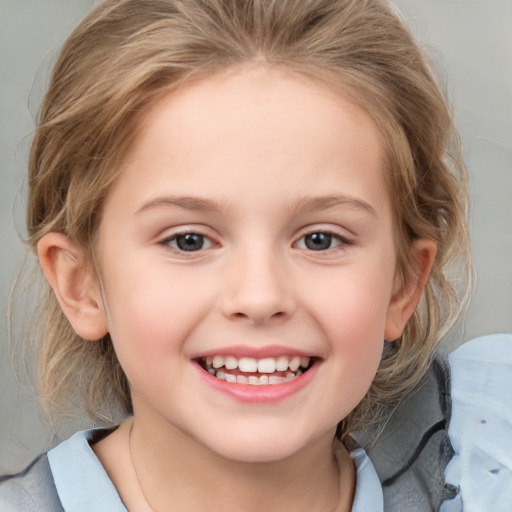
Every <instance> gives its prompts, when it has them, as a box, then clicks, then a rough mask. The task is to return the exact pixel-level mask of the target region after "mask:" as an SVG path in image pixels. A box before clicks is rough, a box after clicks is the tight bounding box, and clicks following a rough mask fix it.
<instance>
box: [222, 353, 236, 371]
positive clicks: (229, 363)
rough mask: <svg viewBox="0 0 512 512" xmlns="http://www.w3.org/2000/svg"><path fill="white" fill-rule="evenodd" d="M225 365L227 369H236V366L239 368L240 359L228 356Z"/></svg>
mask: <svg viewBox="0 0 512 512" xmlns="http://www.w3.org/2000/svg"><path fill="white" fill-rule="evenodd" d="M224 366H225V367H226V370H234V369H235V368H238V360H237V359H236V357H233V356H227V357H226V360H225V362H224Z"/></svg>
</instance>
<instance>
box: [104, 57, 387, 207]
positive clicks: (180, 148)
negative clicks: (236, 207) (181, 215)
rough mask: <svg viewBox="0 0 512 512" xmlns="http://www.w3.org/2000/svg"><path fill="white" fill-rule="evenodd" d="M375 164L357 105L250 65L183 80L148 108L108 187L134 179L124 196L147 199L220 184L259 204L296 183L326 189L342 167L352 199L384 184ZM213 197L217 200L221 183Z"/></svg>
mask: <svg viewBox="0 0 512 512" xmlns="http://www.w3.org/2000/svg"><path fill="white" fill-rule="evenodd" d="M384 161H385V156H384V147H383V144H382V141H381V135H380V132H379V130H378V128H377V127H376V125H375V123H374V122H373V121H372V119H371V118H370V116H369V115H368V114H367V113H366V112H365V111H364V110H363V109H361V108H359V107H358V106H356V105H354V104H353V103H351V102H349V101H348V100H347V99H346V98H345V97H344V96H343V94H341V93H337V92H334V91H333V90H332V89H331V88H329V87H327V86H326V85H325V84H323V83H322V82H320V81H316V80H313V79H312V78H310V77H307V76H305V75H302V74H299V73H295V72H291V71H281V70H274V69H269V68H266V67H264V66H261V65H258V66H253V67H246V68H243V69H233V70H228V71H227V72H223V73H220V74H217V75H214V76H211V77H208V78H205V79H202V80H200V81H197V82H194V83H189V84H185V85H183V86H182V87H180V88H179V89H177V90H174V91H172V92H169V93H168V94H166V95H165V96H164V97H162V98H161V99H159V101H157V102H156V103H155V104H153V105H152V107H151V108H150V109H149V110H148V112H147V114H146V115H145V116H144V118H143V120H142V124H141V127H140V131H139V136H138V138H137V140H136V142H135V144H134V146H133V147H132V149H131V151H130V153H129V154H128V157H127V159H126V161H125V165H124V167H123V169H122V170H121V176H120V180H118V183H117V184H116V186H115V187H114V192H115V191H116V189H117V190H119V189H122V188H123V183H126V182H128V181H131V182H137V181H138V182H139V183H138V184H137V186H136V187H132V189H133V190H132V192H136V193H137V194H138V195H139V196H140V195H144V194H145V195H146V200H148V201H149V200H151V197H150V196H151V195H152V194H153V195H154V194H156V192H155V191H156V190H157V189H159V188H162V187H164V188H168V187H170V188H172V189H173V190H172V193H173V195H190V187H191V186H194V189H195V190H196V191H197V193H198V194H200V195H205V194H206V195H208V193H210V192H211V191H212V185H218V184H219V183H220V182H222V181H223V180H224V181H226V182H229V185H230V189H232V188H233V186H239V188H240V193H243V194H248V195H250V196H255V195H257V194H260V195H261V199H262V200H265V199H267V198H268V196H269V194H270V192H271V190H272V189H277V188H279V187H281V188H283V189H286V191H287V194H288V196H289V197H290V198H293V197H292V196H294V195H295V196H296V197H295V199H296V200H300V199H301V197H299V196H302V195H304V190H305V189H307V190H308V191H309V192H311V193H313V195H314V194H315V193H318V195H326V194H328V192H329V189H331V188H332V187H333V186H334V185H335V182H336V181H337V178H338V176H340V175H341V174H340V173H339V172H338V171H341V170H343V169H348V170H351V171H352V172H351V173H345V177H344V179H345V183H344V187H345V188H347V190H348V193H349V194H352V195H354V196H357V195H359V194H362V195H365V194H367V193H368V190H366V189H368V184H369V183H371V185H372V187H373V188H375V190H376V192H379V191H380V192H382V191H383V190H384V189H385V188H386V187H385V177H384ZM255 183H258V187H255ZM146 187H147V190H145V188H146ZM363 189H365V190H363ZM380 192H379V193H380ZM216 194H217V197H216V199H218V200H220V201H222V200H223V197H222V195H223V191H222V189H218V188H217V189H216ZM377 195H378V194H377ZM134 199H135V198H134ZM369 199H371V198H369ZM379 199H381V198H379Z"/></svg>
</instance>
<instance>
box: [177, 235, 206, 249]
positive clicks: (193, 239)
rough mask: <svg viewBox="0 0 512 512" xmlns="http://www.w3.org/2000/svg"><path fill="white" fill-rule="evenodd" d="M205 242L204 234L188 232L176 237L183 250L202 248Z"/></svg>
mask: <svg viewBox="0 0 512 512" xmlns="http://www.w3.org/2000/svg"><path fill="white" fill-rule="evenodd" d="M203 244H204V237H203V235H196V234H195V233H187V234H186V235H179V236H177V237H176V245H177V246H178V247H179V248H180V249H181V250H182V251H198V250H199V249H202V247H203Z"/></svg>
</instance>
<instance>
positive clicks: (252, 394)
mask: <svg viewBox="0 0 512 512" xmlns="http://www.w3.org/2000/svg"><path fill="white" fill-rule="evenodd" d="M195 366H196V368H197V371H198V372H199V373H200V376H201V378H202V379H204V381H205V382H206V384H207V385H208V386H209V387H211V388H213V389H214V390H215V391H218V392H220V393H224V394H226V395H229V396H231V397H232V398H235V399H236V400H239V401H240V402H250V403H272V402H281V401H283V400H286V399H287V398H289V397H291V396H293V395H295V394H296V393H298V392H299V391H300V390H301V389H303V388H304V387H306V386H307V385H308V384H309V383H310V382H311V380H312V379H313V377H314V376H315V374H316V372H317V369H318V366H319V361H316V362H315V363H314V364H313V365H312V366H311V368H309V370H308V371H307V372H305V373H303V374H301V375H299V376H298V377H296V378H295V379H293V380H291V381H289V382H283V383H281V384H262V385H260V386H258V385H251V384H239V383H236V382H227V381H225V380H221V379H218V378H217V377H214V376H213V375H210V374H209V373H208V372H207V371H205V370H203V368H202V367H201V366H200V365H199V364H198V363H195Z"/></svg>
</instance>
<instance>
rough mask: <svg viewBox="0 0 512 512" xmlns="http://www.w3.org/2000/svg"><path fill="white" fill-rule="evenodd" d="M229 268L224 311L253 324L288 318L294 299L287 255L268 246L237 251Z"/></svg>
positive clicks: (230, 315) (227, 314)
mask: <svg viewBox="0 0 512 512" xmlns="http://www.w3.org/2000/svg"><path fill="white" fill-rule="evenodd" d="M229 267H230V268H228V269H227V272H226V274H227V275H226V290H225V295H224V297H223V312H224V314H225V315H226V316H229V317H231V318H245V319H247V320H249V321H251V322H252V323H254V324H261V323H265V322H267V321H269V320H271V319H278V318H281V319H282V318H285V317H287V316H289V315H290V314H291V313H292V311H293V308H294V304H295V301H294V299H293V292H292V286H291V284H292V283H291V281H290V279H289V273H288V271H287V263H286V257H285V256H284V255H283V254H280V253H279V251H277V250H275V249H274V248H272V247H269V246H259V247H257V248H255V247H252V248H250V247H248V248H243V249H240V250H239V251H235V253H234V254H232V256H231V262H230V265H229Z"/></svg>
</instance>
